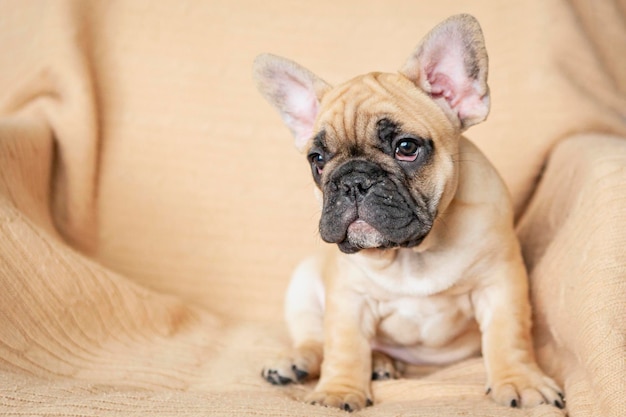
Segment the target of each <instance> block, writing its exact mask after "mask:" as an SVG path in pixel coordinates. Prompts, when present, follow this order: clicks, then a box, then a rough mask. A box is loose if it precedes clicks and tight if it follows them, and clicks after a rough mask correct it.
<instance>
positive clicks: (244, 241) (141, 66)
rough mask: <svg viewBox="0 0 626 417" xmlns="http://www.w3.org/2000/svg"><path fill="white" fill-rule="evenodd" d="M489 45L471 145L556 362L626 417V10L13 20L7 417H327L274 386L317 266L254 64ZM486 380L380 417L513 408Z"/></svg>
mask: <svg viewBox="0 0 626 417" xmlns="http://www.w3.org/2000/svg"><path fill="white" fill-rule="evenodd" d="M459 12H469V13H472V14H474V15H475V16H477V18H478V19H479V20H480V22H481V24H482V25H483V30H484V32H485V37H486V42H487V48H488V51H489V54H490V63H491V65H490V85H491V91H492V100H493V106H492V113H491V115H490V118H489V120H488V121H487V122H486V123H484V124H483V125H480V126H478V127H475V128H472V129H471V130H470V131H469V132H468V136H469V137H470V138H471V139H473V140H474V141H475V143H477V144H478V146H479V147H480V148H481V149H483V150H484V151H485V153H486V154H487V155H488V156H489V157H490V158H491V159H492V160H493V162H494V164H495V165H496V166H497V167H498V169H499V170H500V171H501V173H502V175H503V177H504V178H505V180H506V182H507V184H508V185H509V186H510V189H511V193H512V195H513V197H514V201H515V207H516V212H517V214H518V219H519V233H520V237H521V239H522V242H523V247H524V253H525V256H526V259H527V262H528V266H529V270H530V272H531V288H532V294H531V295H532V300H533V304H534V307H535V334H536V346H537V353H538V356H539V358H540V360H541V363H542V365H543V366H544V368H545V369H546V370H547V371H548V372H549V373H550V374H551V375H553V376H554V377H555V378H556V379H557V380H558V381H559V382H560V383H562V384H563V386H564V388H565V391H566V396H567V406H568V411H569V415H570V416H572V417H574V416H584V417H600V416H602V417H611V416H615V417H617V416H625V415H626V385H625V384H626V249H625V248H626V227H625V226H624V225H625V224H626V140H625V139H624V137H625V136H626V26H625V22H626V2H624V1H623V0H621V1H618V0H615V1H593V2H592V1H585V0H570V1H565V0H524V1H518V2H514V1H506V2H505V1H488V0H481V1H473V2H466V1H461V0H458V1H454V0H439V1H432V2H424V1H421V2H420V1H411V2H409V1H403V0H390V1H385V2H380V1H375V0H371V1H370V0H352V1H337V0H318V1H315V2H293V1H288V0H278V1H267V2H261V1H259V2H253V1H246V0H228V1H227V0H223V1H218V0H214V1H211V0H207V1H200V0H197V1H192V0H179V1H178V0H159V1H152V0H133V1H116V0H109V1H105V0H102V1H86V0H85V1H82V0H54V1H52V0H47V1H46V0H42V1H30V0H13V1H10V0H5V1H2V2H1V3H0V414H2V415H72V416H88V415H89V416H91V415H93V416H107V415H135V414H136V415H159V416H162V415H174V414H176V415H187V416H200V415H203V416H204V415H227V416H231V415H232V416H246V415H249V416H273V415H276V416H326V415H337V416H340V415H344V414H343V413H344V412H342V411H337V410H329V409H324V408H320V407H313V406H309V405H306V404H303V403H300V402H299V401H297V400H298V399H299V398H301V397H302V396H303V395H304V394H305V393H306V392H307V390H310V389H311V388H312V385H311V384H308V385H303V386H293V387H286V388H280V387H274V386H270V385H269V384H267V383H266V382H264V381H263V380H262V378H261V377H260V370H261V367H262V364H263V361H264V360H265V359H266V358H268V357H270V356H271V355H274V354H275V353H276V352H277V351H279V350H280V349H283V348H284V347H286V346H287V344H288V338H287V335H286V330H285V327H284V325H283V322H282V317H281V316H282V298H283V294H284V290H285V287H286V284H287V282H288V279H289V274H290V271H291V269H292V268H293V267H294V265H295V264H296V263H297V262H298V260H299V259H300V258H302V257H303V256H305V255H306V254H308V253H310V252H311V251H313V250H315V249H316V248H317V247H320V246H321V245H322V243H321V242H320V239H319V238H318V237H317V232H316V222H317V208H316V204H315V203H314V200H313V197H312V193H311V180H310V178H309V173H308V169H307V167H306V164H305V163H304V162H303V157H302V156H301V155H299V154H297V152H296V151H295V150H294V149H293V147H292V144H291V138H290V135H289V132H288V131H287V129H286V128H284V127H283V126H282V124H281V123H280V120H279V118H278V116H277V115H276V114H275V113H274V112H273V111H272V109H271V108H270V107H269V106H268V105H267V104H266V103H265V102H264V101H263V100H262V99H261V97H260V96H259V95H258V94H257V92H256V90H255V88H254V86H253V82H252V79H251V74H250V72H251V62H252V60H253V58H254V56H255V55H256V54H258V53H261V52H274V53H277V54H281V55H284V56H288V57H290V58H292V59H294V60H296V61H299V62H301V63H302V64H303V65H305V66H307V67H309V68H311V69H312V70H313V71H315V72H316V73H318V74H319V75H321V76H322V77H324V78H325V79H326V80H328V81H329V82H331V83H336V82H341V81H344V80H346V79H347V78H349V77H351V76H353V75H356V74H358V73H362V72H367V71H372V70H382V71H394V70H395V69H396V68H397V67H398V66H399V65H400V64H401V63H402V62H403V61H404V59H405V58H406V56H407V54H408V53H409V52H410V51H411V50H412V48H413V47H414V46H415V44H416V43H417V42H418V40H419V39H420V38H421V37H422V35H424V34H425V32H426V31H427V30H428V29H429V28H430V27H432V26H433V25H434V24H436V23H437V22H438V21H440V20H442V19H443V18H445V17H447V16H448V15H451V14H454V13H459ZM484 380H485V373H484V368H483V365H482V362H481V360H480V359H479V358H476V359H471V360H467V361H464V362H461V363H458V364H455V365H453V366H450V367H445V368H437V369H412V370H410V372H409V374H408V375H407V377H406V378H404V379H400V380H395V381H384V382H382V381H381V382H375V383H374V395H375V397H376V400H377V404H376V405H375V406H374V407H371V408H368V409H366V410H364V411H362V412H361V414H362V415H364V416H408V415H416V416H417V415H419V416H437V417H440V416H471V415H474V416H560V415H562V412H561V411H559V410H557V409H556V408H554V407H550V406H541V407H538V408H535V409H532V410H517V409H508V408H504V407H499V406H497V405H495V404H494V403H493V402H492V401H490V400H489V399H488V398H486V397H485V395H484Z"/></svg>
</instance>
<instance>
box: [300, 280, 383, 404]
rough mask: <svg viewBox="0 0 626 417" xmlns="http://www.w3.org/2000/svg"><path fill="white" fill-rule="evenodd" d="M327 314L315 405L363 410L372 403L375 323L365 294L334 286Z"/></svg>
mask: <svg viewBox="0 0 626 417" xmlns="http://www.w3.org/2000/svg"><path fill="white" fill-rule="evenodd" d="M326 297H327V298H326V300H327V304H326V311H325V314H324V362H323V364H322V371H321V376H320V380H319V383H318V384H317V387H316V388H315V391H314V392H313V393H311V394H310V395H309V396H308V397H307V401H309V402H310V403H313V404H319V405H324V406H328V407H337V408H340V409H343V410H346V411H356V410H360V409H362V408H364V407H366V406H368V405H371V404H372V396H371V390H370V383H371V382H370V381H371V377H372V353H371V347H370V338H371V335H372V333H373V329H374V324H373V319H372V315H371V313H370V312H369V310H368V309H367V306H366V303H365V300H364V298H363V296H362V295H359V294H356V293H354V292H352V291H350V290H349V289H338V288H330V290H329V291H327V296H326Z"/></svg>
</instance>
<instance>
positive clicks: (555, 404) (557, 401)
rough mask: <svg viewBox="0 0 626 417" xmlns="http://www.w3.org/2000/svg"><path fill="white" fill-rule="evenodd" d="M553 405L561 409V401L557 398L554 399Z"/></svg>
mask: <svg viewBox="0 0 626 417" xmlns="http://www.w3.org/2000/svg"><path fill="white" fill-rule="evenodd" d="M554 406H555V407H557V408H560V409H561V410H562V409H563V407H564V406H563V403H562V402H560V401H559V400H554Z"/></svg>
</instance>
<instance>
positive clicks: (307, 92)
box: [284, 77, 319, 149]
mask: <svg viewBox="0 0 626 417" xmlns="http://www.w3.org/2000/svg"><path fill="white" fill-rule="evenodd" d="M289 78H290V79H289V81H290V82H289V83H287V84H286V85H285V89H284V94H285V109H286V114H285V115H284V118H285V122H286V123H287V125H288V126H289V127H290V128H291V130H292V132H293V134H294V136H295V139H296V147H297V148H298V149H302V148H303V147H304V146H305V145H306V142H307V141H308V140H309V138H310V137H311V136H312V135H313V127H314V125H315V119H316V118H317V112H318V110H319V103H318V100H317V97H316V96H315V92H314V91H313V89H312V88H311V87H307V86H306V85H303V84H302V83H301V82H300V81H299V80H296V79H293V78H291V77H289Z"/></svg>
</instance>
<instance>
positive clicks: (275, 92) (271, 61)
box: [253, 54, 331, 152]
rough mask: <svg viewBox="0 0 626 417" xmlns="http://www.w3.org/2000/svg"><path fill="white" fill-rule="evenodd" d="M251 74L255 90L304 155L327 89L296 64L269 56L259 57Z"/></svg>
mask: <svg viewBox="0 0 626 417" xmlns="http://www.w3.org/2000/svg"><path fill="white" fill-rule="evenodd" d="M253 72H254V79H255V80H256V84H257V88H258V89H259V91H260V92H261V94H262V95H263V97H265V99H266V100H267V101H269V102H270V104H272V105H273V106H274V107H275V108H276V110H278V112H279V113H280V116H281V117H282V119H283V122H285V124H286V125H287V127H289V129H290V130H291V133H293V136H294V139H295V144H296V148H298V150H299V151H300V152H302V151H304V149H305V147H306V144H307V143H308V141H309V140H310V138H311V136H312V135H313V127H314V125H315V119H316V118H317V113H318V111H319V105H320V102H321V100H322V97H323V95H324V94H325V93H326V92H327V91H328V90H330V88H331V87H330V85H329V84H328V83H326V82H325V81H324V80H322V79H321V78H319V77H318V76H316V75H315V74H313V73H312V72H311V71H309V70H307V69H306V68H304V67H302V66H300V65H298V64H296V63H295V62H293V61H290V60H288V59H285V58H282V57H279V56H276V55H271V54H263V55H259V56H258V57H257V58H256V59H255V60H254V70H253Z"/></svg>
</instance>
